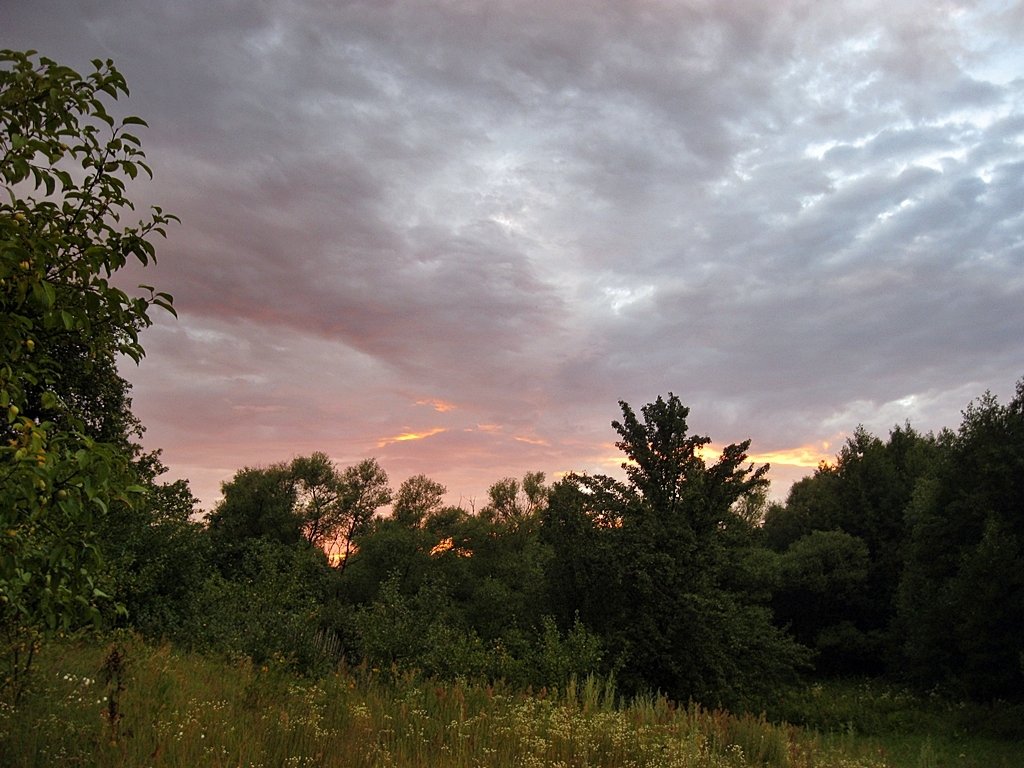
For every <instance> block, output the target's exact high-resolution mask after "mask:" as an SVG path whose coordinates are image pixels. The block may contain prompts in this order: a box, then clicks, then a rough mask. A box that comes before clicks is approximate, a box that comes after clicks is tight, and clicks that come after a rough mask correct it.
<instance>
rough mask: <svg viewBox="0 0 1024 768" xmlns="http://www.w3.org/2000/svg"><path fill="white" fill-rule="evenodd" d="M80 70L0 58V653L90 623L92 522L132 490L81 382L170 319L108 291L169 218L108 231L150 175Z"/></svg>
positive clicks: (28, 58) (161, 300) (150, 294)
mask: <svg viewBox="0 0 1024 768" xmlns="http://www.w3.org/2000/svg"><path fill="white" fill-rule="evenodd" d="M93 65H94V67H95V71H93V72H92V73H90V74H88V75H86V76H84V77H83V76H82V75H79V74H78V73H77V72H75V71H74V70H72V69H70V68H68V67H64V66H61V65H59V64H57V63H56V62H54V61H52V60H50V59H46V58H44V57H36V55H35V53H34V52H31V51H30V52H27V53H20V52H14V51H2V52H0V183H2V185H3V190H2V192H3V194H2V195H0V408H2V409H3V412H4V416H5V418H3V419H0V530H3V531H4V532H5V535H4V537H3V543H2V544H0V632H2V634H3V635H4V636H5V637H6V638H7V639H8V641H9V647H10V648H14V649H18V648H21V647H24V645H25V639H24V636H23V633H24V632H25V631H28V632H30V633H31V632H33V631H35V630H36V629H39V628H45V629H51V630H52V629H57V628H61V627H69V626H71V625H73V624H74V623H75V622H77V621H79V620H81V619H82V618H83V616H84V615H87V614H92V615H96V612H97V601H98V600H99V599H101V598H103V595H102V594H101V592H100V591H99V589H98V587H97V574H98V573H99V572H100V568H101V566H100V556H99V548H98V545H97V542H96V538H95V530H96V528H97V521H98V519H100V518H102V517H103V516H104V515H106V513H107V510H108V508H109V505H110V503H111V501H112V500H117V499H122V498H123V499H128V497H130V496H132V495H133V494H134V493H135V492H136V491H137V490H139V488H138V486H137V483H135V482H134V477H133V473H132V472H131V471H130V470H129V468H128V465H129V460H130V451H128V450H126V448H125V446H124V445H121V444H118V442H117V441H116V440H113V441H111V442H104V441H106V440H107V439H108V434H109V432H113V433H117V432H118V431H119V429H117V428H114V429H112V430H110V431H109V432H108V430H106V429H104V428H103V426H102V424H100V423H98V422H102V421H103V420H104V418H105V417H106V415H107V414H105V413H103V412H102V410H101V412H100V413H97V412H96V409H95V407H94V403H95V400H93V399H92V398H91V397H88V396H85V395H87V393H88V385H89V378H88V377H89V375H90V374H91V373H92V372H93V371H94V370H98V369H99V368H102V367H104V366H107V367H109V366H111V365H112V362H113V360H114V359H115V356H116V355H119V354H120V355H126V356H128V357H130V358H132V359H134V360H136V361H138V360H139V359H140V358H141V357H142V355H143V353H144V350H143V347H142V345H141V344H140V342H139V332H140V331H141V330H142V329H143V328H145V327H146V326H148V325H149V324H150V323H151V319H150V314H149V313H150V310H151V308H152V307H154V306H160V307H163V308H165V309H168V310H171V311H173V310H172V308H171V298H170V296H168V295H167V294H163V293H157V292H155V291H153V290H152V289H149V288H143V291H144V293H143V295H141V296H131V295H129V294H127V293H126V292H125V291H123V290H121V289H120V288H116V287H114V285H112V284H111V281H110V277H111V275H112V274H114V273H115V272H117V271H118V270H120V269H121V268H123V267H124V266H125V265H126V264H128V262H129V261H130V260H136V261H138V262H140V263H142V264H144V265H145V264H148V263H149V262H151V261H153V260H154V258H155V248H154V246H153V244H152V242H151V241H152V239H153V238H154V237H155V236H159V235H163V234H164V226H165V225H166V224H167V223H169V222H170V221H172V220H173V217H172V216H169V215H167V214H164V213H163V212H162V211H160V210H159V209H157V208H154V209H153V212H152V213H151V215H149V216H148V217H147V218H144V219H142V220H141V221H139V222H138V224H136V225H135V226H125V225H124V224H122V220H123V219H124V218H125V217H127V216H128V215H129V214H130V212H131V211H132V209H133V205H132V202H131V200H130V199H129V198H128V197H127V182H128V181H130V180H132V179H135V178H136V176H138V175H139V173H140V172H142V173H145V174H149V173H150V171H149V167H148V166H147V165H146V163H145V157H144V154H143V152H142V150H141V148H140V142H139V139H138V138H137V137H136V136H135V135H134V134H133V133H132V132H130V130H134V129H133V126H142V125H145V123H144V122H143V121H142V120H140V119H139V118H136V117H126V118H124V119H123V120H120V121H117V120H116V119H115V118H114V117H112V116H111V115H110V114H109V113H108V111H107V106H106V104H105V101H106V100H107V99H111V100H116V99H117V98H118V97H120V96H122V95H127V93H128V88H127V85H126V83H125V80H124V78H123V77H122V76H121V74H120V73H119V72H118V71H117V70H116V69H115V67H114V66H113V64H112V63H111V62H109V61H107V62H103V61H98V60H97V61H94V62H93ZM107 381H109V379H107ZM111 394H112V395H113V396H114V397H115V398H116V397H117V396H118V394H119V393H118V392H116V391H114V392H113V393H111ZM101 402H102V399H101ZM103 407H105V406H103ZM118 413H123V411H118ZM29 647H31V643H29ZM15 653H17V651H16V650H15ZM5 658H7V657H6V656H5ZM18 665H19V662H15V666H18ZM5 679H9V678H8V677H7V676H5Z"/></svg>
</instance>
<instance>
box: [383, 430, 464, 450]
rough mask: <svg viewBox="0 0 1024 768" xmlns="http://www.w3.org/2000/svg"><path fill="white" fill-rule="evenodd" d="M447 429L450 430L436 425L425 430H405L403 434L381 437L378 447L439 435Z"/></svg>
mask: <svg viewBox="0 0 1024 768" xmlns="http://www.w3.org/2000/svg"><path fill="white" fill-rule="evenodd" d="M447 431H448V430H447V429H445V428H444V427H434V428H433V429H428V430H426V431H425V432H403V433H402V434H400V435H395V436H393V437H384V438H381V440H380V441H379V442H378V443H377V447H378V448H383V447H384V446H386V445H391V444H392V443H406V442H409V441H411V440H426V439H427V438H428V437H433V436H434V435H439V434H441V433H442V432H447Z"/></svg>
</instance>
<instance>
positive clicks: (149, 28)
mask: <svg viewBox="0 0 1024 768" xmlns="http://www.w3.org/2000/svg"><path fill="white" fill-rule="evenodd" d="M58 8H59V12H58V10H57V9H58ZM7 16H8V17H9V18H10V21H9V23H7V24H6V25H5V28H4V29H3V30H2V31H0V45H4V46H10V47H35V48H38V49H40V50H41V51H43V52H44V53H45V54H47V55H49V56H52V57H54V58H57V59H61V60H64V61H67V62H68V63H70V64H72V65H75V66H79V67H84V66H85V65H86V62H87V60H88V59H89V58H91V57H94V56H99V57H106V56H110V57H112V58H113V59H114V60H115V62H116V63H117V64H118V66H119V68H120V69H121V70H122V71H123V72H124V73H125V75H126V76H127V78H128V80H129V84H130V85H131V87H132V99H131V101H130V102H129V103H128V104H127V105H126V107H125V108H126V109H127V110H128V111H130V112H132V113H136V114H141V115H142V116H144V117H146V118H147V120H149V122H150V124H151V126H152V127H151V128H150V129H149V130H148V131H146V132H145V134H144V136H143V141H144V145H145V146H146V148H147V151H148V155H149V159H150V161H151V163H152V165H153V166H154V168H155V170H156V174H157V177H156V181H155V182H154V183H152V184H149V185H147V186H139V187H138V192H137V195H138V198H139V199H140V202H142V203H143V204H149V203H158V204H160V205H162V206H164V207H165V208H166V209H168V210H170V211H173V212H175V213H177V214H179V215H180V216H181V217H182V220H183V224H182V226H180V227H177V228H175V229H174V230H173V231H172V232H171V236H170V239H169V240H168V242H167V243H166V244H164V245H163V247H162V248H161V249H160V253H161V258H160V263H159V265H158V266H157V267H156V268H155V269H152V270H147V271H146V276H145V281H146V282H152V283H155V284H158V285H160V287H161V288H162V289H166V290H169V291H170V292H172V293H173V294H175V297H176V301H177V305H178V308H179V312H180V314H181V318H182V319H181V321H180V322H179V323H177V324H172V323H170V322H163V321H162V322H161V323H160V324H159V325H158V326H157V327H156V328H154V329H153V330H152V331H151V333H150V336H149V342H148V348H149V352H150V355H149V358H148V359H147V360H146V362H145V363H144V364H143V366H142V367H141V368H139V369H137V370H136V369H132V370H130V371H126V372H127V373H128V375H129V376H130V378H131V379H132V380H133V382H134V383H135V387H136V391H135V398H136V403H137V406H138V409H139V412H140V415H141V416H142V418H143V420H144V421H145V422H146V423H147V424H148V425H149V428H150V439H151V440H152V442H153V443H154V444H155V445H162V446H164V448H165V449H166V458H167V460H168V462H169V463H170V464H171V466H172V469H173V470H175V471H176V472H178V473H179V474H184V475H189V476H190V477H192V478H193V480H194V482H195V483H196V486H197V489H198V490H199V491H200V493H201V495H202V496H203V497H204V500H205V501H207V503H209V502H210V501H211V500H212V498H213V497H214V496H215V495H216V482H217V481H218V480H220V479H225V478H226V477H228V476H230V473H231V472H232V471H233V470H234V469H235V468H237V467H239V466H242V465H243V464H252V463H257V462H260V461H273V460H277V459H283V458H288V456H290V455H292V454H294V453H303V452H305V453H308V452H310V451H313V450H321V449H326V450H328V451H329V452H331V454H332V455H333V456H335V457H336V458H337V459H338V460H339V461H355V460H356V459H358V458H361V457H363V456H366V455H378V456H379V457H380V458H381V459H382V461H384V463H385V466H389V464H390V465H391V466H390V468H391V470H392V474H393V475H394V476H395V477H396V479H400V476H401V475H402V474H412V473H414V472H421V471H427V472H428V473H430V474H433V475H435V476H437V477H438V478H439V479H441V480H442V481H443V482H445V483H446V484H448V486H449V489H450V491H451V492H452V495H453V496H454V497H456V498H457V497H458V496H459V495H465V496H474V497H479V496H481V494H482V489H483V488H484V487H485V486H486V484H487V483H488V482H490V481H491V480H493V479H497V478H498V477H500V476H502V475H506V474H517V473H518V472H521V471H525V470H526V469H531V468H537V469H545V470H548V471H549V472H557V471H562V470H567V469H574V468H582V469H588V470H590V471H604V470H606V469H608V466H609V465H608V464H607V462H606V460H607V459H608V457H609V456H613V455H614V450H613V449H612V448H611V447H610V443H611V442H612V441H613V439H614V437H613V435H612V433H611V430H610V429H609V428H608V426H607V425H608V422H609V421H610V420H611V419H612V418H614V417H615V416H616V414H617V407H616V405H615V403H616V401H617V400H618V399H620V398H623V399H626V400H629V401H631V402H633V403H634V404H637V405H639V404H642V403H643V402H646V401H647V400H649V399H651V398H653V397H654V396H656V395H657V394H660V393H664V392H666V391H668V390H673V391H675V392H676V393H677V394H679V395H680V396H681V397H683V399H684V400H685V401H686V402H688V403H690V404H691V405H692V407H693V414H692V415H693V419H692V421H693V424H694V426H695V428H697V429H699V430H700V431H704V432H707V433H709V434H710V435H711V436H712V437H713V438H715V440H716V441H717V442H720V443H721V442H728V441H734V440H740V439H744V438H746V437H748V436H749V437H753V439H754V449H755V451H757V450H761V451H762V452H768V451H777V450H783V449H792V448H796V447H799V446H807V445H812V446H819V447H820V446H822V445H823V444H824V443H829V445H830V446H833V447H837V446H836V440H838V439H841V438H840V434H839V433H840V432H842V431H843V430H846V431H849V430H852V428H853V427H854V426H855V425H856V424H857V423H858V422H863V423H864V424H865V425H867V426H869V427H870V428H873V429H876V430H879V431H883V432H884V430H885V429H887V428H888V427H889V426H891V425H892V424H893V423H896V422H900V421H903V420H904V419H906V418H911V419H913V420H914V421H915V423H917V424H918V425H919V426H921V427H922V428H925V429H930V428H937V427H940V426H945V425H955V423H956V422H957V420H958V418H959V409H960V408H961V407H963V406H964V405H965V403H966V399H969V398H970V397H972V396H974V395H977V394H980V393H981V392H982V391H983V390H984V389H986V388H990V389H992V390H993V391H996V392H1000V393H1004V394H1006V393H1009V392H1010V391H1011V390H1012V387H1013V383H1014V381H1015V380H1016V379H1017V378H1019V377H1020V376H1021V375H1022V373H1024V371H1021V370H1020V360H1022V359H1024V342H1022V341H1021V339H1022V338H1024V334H1022V333H1021V329H1022V328H1024V309H1022V308H1024V300H1022V299H1024V278H1022V272H1024V250H1022V246H1021V243H1022V242H1024V239H1022V235H1024V215H1022V213H1021V207H1020V201H1021V200H1024V189H1022V188H1021V187H1022V183H1024V182H1022V179H1024V173H1022V170H1024V110H1022V101H1024V99H1022V96H1024V80H1022V79H1019V78H1018V75H1017V72H1019V71H1020V65H1021V63H1022V62H1021V57H1020V54H1019V45H1018V42H1019V39H1020V32H1021V29H1022V27H1024V17H1022V16H1021V15H1020V13H1019V9H1016V11H1015V10H1014V9H1008V10H999V9H994V10H992V9H989V8H988V6H987V5H986V4H975V3H954V4H951V5H944V6H935V5H934V4H929V3H923V2H922V3H917V2H914V3H909V4H904V5H901V6H898V7H894V6H893V5H892V4H885V5H883V4H881V3H867V4H863V3H830V4H825V5H822V4H820V3H810V2H799V1H797V0H792V2H786V3H776V4H773V5H770V6H769V5H766V4H764V3H761V2H753V1H751V2H733V3H728V4H719V5H715V4H711V5H708V4H705V3H697V2H693V3H659V2H640V1H639V0H629V1H628V2H622V1H621V0H615V1H614V2H613V1H612V0H607V1H603V2H593V0H588V1H586V2H585V1H584V0H566V2H560V3H550V2H540V1H539V0H523V2H517V3H488V2H483V0H479V1H474V0H465V1H464V2H455V1H454V0H435V1H434V2H416V3H413V2H401V1H396V2H344V3H329V4H322V3H315V2H307V1H305V0H266V1H265V2H259V3H227V4H225V3H218V4H210V3H201V2H187V1H185V0H182V1H181V2H175V3H155V2H145V3H133V4H130V5H124V4H116V3H112V2H109V3H108V2H101V1H100V0H95V1H94V2H88V3H79V4H76V5H75V6H74V8H73V9H69V8H67V7H66V4H59V3H52V2H45V1H40V2H36V3H32V4H19V5H16V6H14V7H13V8H12V9H9V10H8V12H7ZM55 19H56V20H58V21H55ZM151 273H152V274H151ZM135 276H137V275H136V274H135V273H132V275H130V277H135ZM965 398H966V399H965ZM442 401H443V402H446V403H448V404H450V405H451V406H453V407H451V408H446V409H443V410H436V409H435V408H433V407H431V406H429V405H423V403H427V402H442ZM438 430H443V431H438ZM399 434H422V435H427V434H429V435H430V436H429V437H423V438H422V439H419V440H407V441H399V442H387V438H388V436H395V435H399ZM602 462H605V463H602ZM612 464H614V462H612ZM781 476H783V475H782V474H780V477H781ZM785 476H786V477H787V478H789V479H792V476H793V475H792V470H791V471H790V473H789V474H787V475H785Z"/></svg>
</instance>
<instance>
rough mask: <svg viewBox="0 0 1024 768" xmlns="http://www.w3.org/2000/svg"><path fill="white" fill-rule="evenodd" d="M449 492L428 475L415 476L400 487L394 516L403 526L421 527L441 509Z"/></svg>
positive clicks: (393, 509)
mask: <svg viewBox="0 0 1024 768" xmlns="http://www.w3.org/2000/svg"><path fill="white" fill-rule="evenodd" d="M447 492H448V489H447V488H445V487H444V486H443V485H441V484H440V483H438V482H436V481H434V480H431V479H430V478H429V477H427V476H426V475H413V476H412V477H410V478H408V479H406V480H405V481H404V482H403V483H402V484H401V485H400V486H399V487H398V494H397V495H396V496H395V503H394V505H393V506H392V508H391V509H392V516H393V517H394V519H395V520H396V521H397V522H398V523H399V524H401V525H404V526H407V527H413V528H416V527H420V526H422V525H423V524H424V522H425V521H426V520H427V518H428V517H430V515H431V514H433V513H435V512H437V511H438V510H440V509H441V507H442V506H443V504H444V495H445V494H446V493H447Z"/></svg>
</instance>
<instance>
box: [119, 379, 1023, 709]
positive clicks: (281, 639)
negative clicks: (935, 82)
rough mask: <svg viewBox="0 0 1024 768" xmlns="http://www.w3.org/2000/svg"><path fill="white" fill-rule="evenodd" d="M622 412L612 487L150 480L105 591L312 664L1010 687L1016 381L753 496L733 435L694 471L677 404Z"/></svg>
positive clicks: (684, 690)
mask: <svg viewBox="0 0 1024 768" xmlns="http://www.w3.org/2000/svg"><path fill="white" fill-rule="evenodd" d="M621 408H622V417H621V419H620V420H619V421H615V422H613V426H614V428H615V429H616V431H617V432H618V434H619V437H620V440H619V442H618V447H619V448H620V449H621V450H622V451H623V454H624V459H626V462H625V463H624V468H625V471H626V480H625V481H621V480H618V479H614V478H611V477H606V476H601V475H594V476H590V475H570V476H568V477H566V478H563V479H561V480H559V481H557V482H555V483H553V484H551V485H548V484H545V481H544V480H545V479H544V476H543V475H541V474H540V473H532V474H528V475H526V476H525V477H524V478H522V479H521V480H519V479H513V478H505V479H502V480H500V481H498V482H496V483H495V484H494V485H492V486H491V488H490V490H489V492H488V499H487V502H486V504H485V505H484V506H483V507H482V508H481V509H480V510H478V511H476V512H475V513H473V512H470V511H467V510H466V509H463V508H459V507H452V506H447V505H445V504H444V502H443V498H444V496H445V489H444V488H443V487H442V486H441V485H439V484H438V483H436V482H433V481H431V480H430V479H428V478H426V477H423V476H417V477H412V478H410V479H408V480H406V481H405V482H403V483H402V484H401V485H400V486H399V487H398V489H397V490H396V491H394V492H393V491H392V489H391V488H390V486H389V483H388V478H387V475H386V473H385V472H384V470H383V469H382V468H381V467H380V466H379V465H378V464H377V463H376V462H375V461H374V460H372V459H368V460H366V461H363V462H360V463H358V464H356V465H354V466H352V467H348V468H339V467H336V466H335V465H334V464H333V463H332V462H331V461H330V460H329V459H328V458H327V456H326V455H324V454H322V453H315V454H312V455H311V456H307V457H299V458H296V459H294V460H292V461H291V462H288V463H281V464H277V465H272V466H269V467H249V468H245V469H242V470H240V471H239V472H238V473H236V475H235V476H234V478H233V479H232V480H231V481H229V482H227V483H225V484H224V486H223V500H222V501H221V502H220V503H219V504H218V505H217V507H216V508H215V509H214V510H212V511H211V512H210V513H209V514H208V515H207V516H206V517H205V520H204V521H203V522H195V521H193V519H192V517H191V513H192V506H191V504H189V503H183V502H184V501H185V500H186V499H187V490H186V489H184V488H182V486H181V485H180V484H178V485H177V486H171V487H166V488H165V490H164V491H163V495H162V496H161V495H159V494H155V495H154V494H151V496H150V498H151V499H161V498H162V499H165V500H166V499H173V500H174V502H175V503H174V504H173V505H171V506H170V507H167V506H166V505H163V506H162V505H154V506H152V507H151V508H150V512H149V514H148V515H147V514H140V511H139V510H138V509H137V508H136V509H132V510H129V509H128V508H125V509H124V510H123V517H121V518H118V517H112V518H111V519H110V522H111V525H110V528H109V530H108V531H107V532H106V533H105V534H104V535H103V537H102V538H103V544H102V547H103V551H104V552H105V553H106V560H107V562H108V563H109V565H110V568H109V582H108V583H109V586H110V589H111V591H112V593H113V595H114V597H115V598H116V600H117V601H118V602H119V603H121V604H123V605H124V606H125V607H126V608H127V616H126V617H124V618H123V621H126V622H128V623H130V624H131V625H132V626H134V627H135V628H137V629H138V630H139V631H141V632H143V633H145V634H147V635H152V636H161V637H169V638H171V639H173V640H174V641H175V642H177V643H180V644H183V645H186V646H189V647H193V648H197V649H202V650H207V651H212V652H221V653H232V654H244V655H247V656H250V657H252V658H253V659H255V660H256V661H257V662H264V661H266V660H267V659H270V658H275V657H276V658H278V659H287V660H289V661H290V662H291V663H293V664H295V665H296V666H297V667H298V668H300V669H305V670H309V671H313V670H316V669H317V668H318V667H320V666H322V665H333V664H335V663H337V662H338V661H340V660H342V659H344V660H345V661H346V662H347V663H349V664H360V663H365V664H367V665H369V666H371V667H375V668H378V669H390V668H392V667H397V668H416V669H419V670H421V671H423V672H424V673H426V674H430V675H437V676H441V677H449V678H454V677H469V678H502V679H504V680H507V681H511V682H513V683H516V684H521V685H534V686H543V685H552V684H554V685H557V684H560V683H562V682H564V681H565V680H566V679H567V678H568V677H569V676H570V675H572V674H577V675H582V674H585V673H589V672H596V673H599V674H612V675H614V676H615V678H616V680H617V684H618V685H619V686H620V688H621V689H622V690H624V691H641V690H659V691H662V692H665V693H667V694H668V695H670V696H671V697H674V698H676V699H678V700H684V701H685V700H689V699H694V700H697V701H700V702H702V703H705V704H709V705H718V704H722V705H727V706H731V707H737V708H742V707H752V706H760V705H762V704H763V703H764V702H766V701H769V700H770V698H771V696H772V695H773V693H777V692H778V691H779V690H780V689H781V688H782V687H783V686H785V685H786V684H787V683H788V682H791V681H792V680H794V679H795V677H796V676H798V675H800V674H811V675H820V676H848V675H871V676H886V677H889V678H890V679H893V680H899V681H901V682H906V683H912V684H915V685H917V686H920V687H922V688H925V689H932V688H935V687H939V688H941V689H942V690H944V691H947V692H949V693H950V694H953V695H957V696H968V697H973V698H978V699H990V698H993V697H1004V698H1005V697H1016V696H1019V695H1020V694H1021V693H1024V675H1022V651H1024V568H1022V566H1024V552H1022V549H1021V542H1022V541H1024V530H1022V527H1024V510H1022V509H1021V503H1022V501H1021V500H1022V498H1024V472H1022V468H1024V380H1022V381H1021V383H1020V384H1018V387H1017V393H1016V397H1015V398H1014V399H1013V400H1012V401H1011V402H1010V403H1009V404H1007V405H1001V404H1000V403H998V402H997V400H996V399H995V398H994V397H992V396H990V395H985V396H983V397H982V398H981V399H979V400H977V401H976V402H974V403H972V404H971V405H970V406H969V407H968V408H967V409H966V411H965V412H964V419H963V423H962V424H961V426H960V428H959V429H958V430H957V431H955V432H954V431H948V430H947V431H943V432H941V433H939V434H938V435H931V434H928V435H922V434H919V433H917V432H915V431H914V430H913V429H912V428H911V427H909V426H902V427H897V428H895V429H893V430H892V431H891V433H890V434H889V436H888V439H887V440H882V439H880V438H878V437H875V436H872V435H871V434H869V433H867V432H865V431H864V430H863V429H858V430H857V431H856V432H855V433H854V435H853V437H851V438H850V439H849V440H848V442H847V443H846V445H845V446H844V447H843V449H842V450H841V451H840V453H839V454H838V456H837V457H836V459H835V461H834V463H831V464H822V465H821V466H820V467H819V468H818V470H817V471H816V472H815V473H814V475H813V476H811V477H808V478H806V479H804V480H802V481H800V482H798V483H796V484H795V485H794V486H793V488H792V490H791V491H790V493H789V496H788V498H787V500H786V502H785V504H771V505H769V504H767V503H766V501H765V498H766V494H765V491H766V481H765V479H764V472H765V469H766V468H765V467H759V468H758V467H754V466H752V465H750V464H749V462H748V460H747V456H746V449H747V444H746V443H741V444H739V445H732V446H729V447H727V448H726V449H725V450H724V451H723V452H722V454H721V456H720V457H719V458H718V460H717V461H714V462H709V461H706V460H705V459H704V458H702V456H703V453H702V451H701V449H702V448H703V447H704V446H705V445H707V444H708V442H709V440H708V439H707V438H706V437H701V436H694V435H691V434H689V431H688V427H687V423H686V419H687V415H688V409H687V408H686V407H684V406H683V405H682V404H681V403H680V401H679V399H678V398H677V397H675V396H673V395H669V396H668V397H667V398H658V399H657V400H656V401H655V402H654V403H651V404H649V405H647V406H645V407H644V408H642V409H641V412H640V414H639V415H638V414H636V413H635V412H634V411H633V409H632V408H631V407H630V406H629V405H628V404H626V403H621ZM172 491H173V492H172ZM388 505H390V509H389V510H388V509H385V507H387V506H388Z"/></svg>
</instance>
